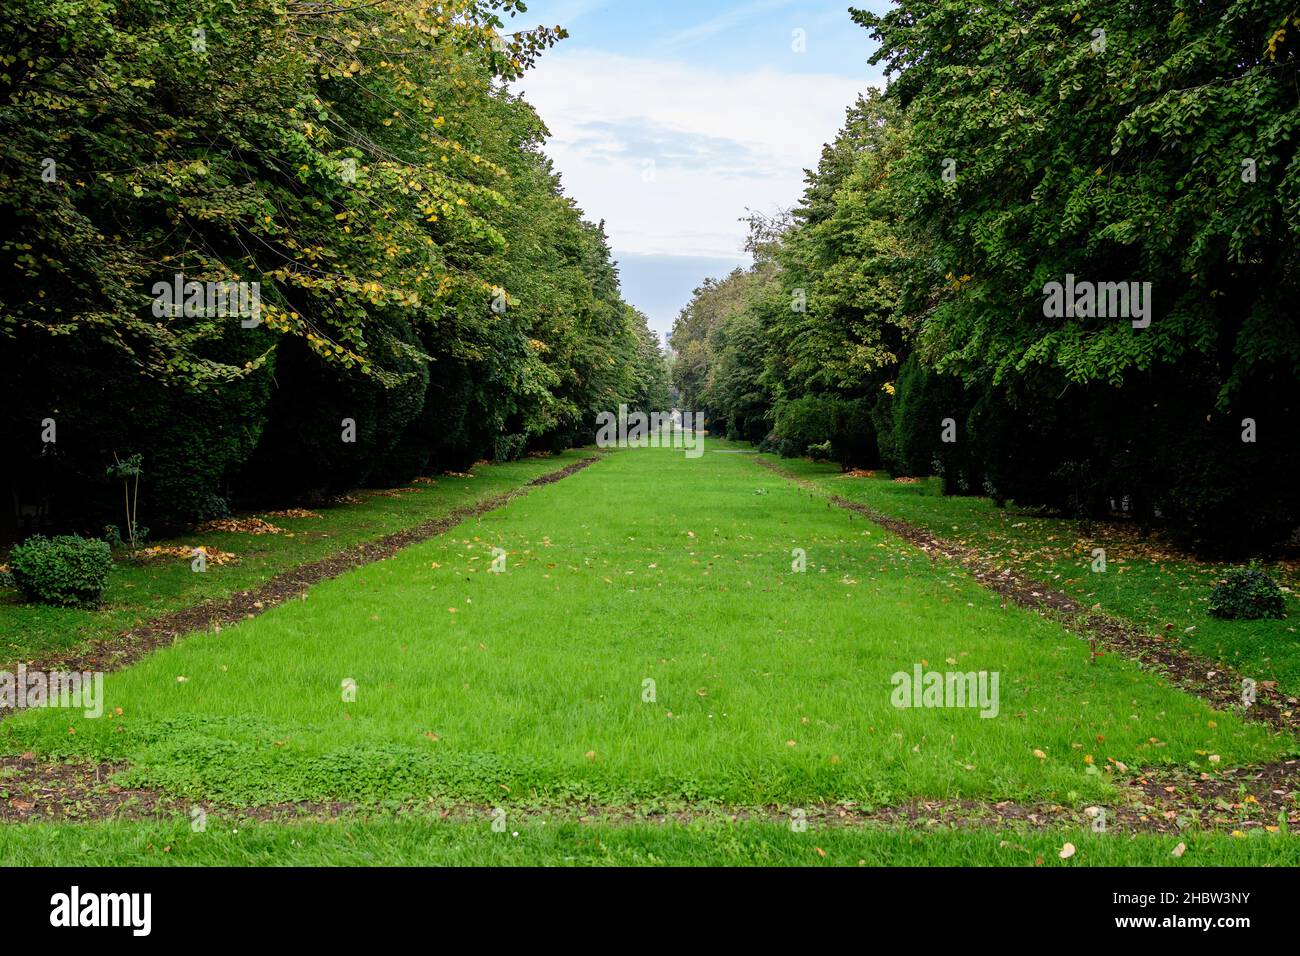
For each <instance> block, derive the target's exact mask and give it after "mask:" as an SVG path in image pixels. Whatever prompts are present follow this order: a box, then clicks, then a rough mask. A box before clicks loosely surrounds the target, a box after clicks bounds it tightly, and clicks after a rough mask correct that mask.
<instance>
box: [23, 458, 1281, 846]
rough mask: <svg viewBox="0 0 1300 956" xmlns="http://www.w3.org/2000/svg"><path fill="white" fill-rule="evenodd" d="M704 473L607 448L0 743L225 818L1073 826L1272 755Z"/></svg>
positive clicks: (776, 499) (821, 521) (732, 468)
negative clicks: (651, 816)
mask: <svg viewBox="0 0 1300 956" xmlns="http://www.w3.org/2000/svg"><path fill="white" fill-rule="evenodd" d="M716 450H717V449H716V446H715V449H714V451H715V453H712V454H706V455H704V456H703V457H702V458H700V459H697V460H688V459H685V458H684V457H683V456H682V454H681V453H680V452H671V451H668V450H632V451H625V452H619V453H617V454H614V455H612V456H610V457H608V458H606V459H605V460H604V461H602V462H601V463H599V464H597V465H595V466H594V467H592V468H589V469H587V470H585V471H583V472H580V473H578V474H576V475H574V476H573V477H571V478H569V479H567V480H565V481H564V482H561V483H559V484H555V485H551V486H548V487H545V488H540V489H538V490H536V491H535V492H534V493H533V494H531V495H529V496H528V497H526V498H523V499H519V500H516V501H515V502H513V503H512V504H510V505H509V506H507V507H505V508H503V509H501V510H498V511H495V512H492V513H490V514H488V515H485V516H483V517H482V518H481V519H478V520H475V521H472V522H468V523H466V524H463V525H461V526H460V527H458V528H456V529H453V530H452V531H451V532H449V533H448V534H447V535H445V536H443V537H441V538H438V539H434V540H431V541H429V542H426V543H424V544H420V545H417V546H414V547H411V548H408V549H406V550H404V551H403V552H401V553H400V554H398V555H396V556H395V557H393V558H392V559H390V560H387V561H383V562H380V563H377V564H374V565H371V566H368V567H365V568H361V569H357V570H355V571H352V572H349V573H348V574H345V575H343V576H341V577H339V578H336V579H334V580H331V581H327V582H323V583H322V584H320V585H318V586H316V587H315V588H313V589H312V590H311V591H310V592H309V596H308V599H307V600H304V601H294V602H290V603H289V604H286V605H283V606H281V607H279V608H276V609H273V610H271V611H269V612H268V613H266V614H264V615H261V616H259V617H257V618H255V619H253V620H249V621H245V622H243V623H242V624H240V625H239V626H237V627H234V628H230V629H227V630H225V631H223V632H221V633H220V634H200V635H195V636H192V637H190V638H189V639H186V640H183V641H182V642H180V643H179V644H177V645H175V646H173V647H170V648H168V649H166V650H163V651H160V652H158V653H156V654H154V655H153V656H151V657H150V658H148V659H147V660H145V661H143V662H141V663H140V664H137V665H136V666H134V667H132V668H130V669H128V670H126V671H123V672H120V673H116V674H111V675H109V676H108V679H107V682H106V703H107V707H108V709H109V711H110V712H111V713H112V716H111V717H109V718H107V719H101V720H88V719H84V718H83V717H82V716H81V715H80V713H79V712H71V711H60V710H43V711H28V712H25V713H23V714H21V715H17V716H15V717H13V718H11V719H8V720H6V721H4V723H3V724H0V742H2V743H3V746H4V747H5V748H6V749H8V750H27V749H31V750H35V751H36V752H38V753H41V754H47V755H61V756H83V757H91V758H97V759H106V760H120V761H125V762H127V763H129V764H130V765H131V766H130V769H129V770H128V771H127V772H126V773H125V774H123V775H122V777H121V780H122V782H124V783H129V784H133V785H141V786H152V787H158V788H162V789H164V790H166V791H168V792H170V793H173V794H177V795H181V796H184V797H187V798H193V799H205V800H215V801H218V802H222V803H226V804H231V805H238V806H254V805H263V804H270V803H279V802H290V801H301V800H325V799H332V800H343V801H350V802H356V803H359V804H365V805H376V806H378V805H385V804H403V805H410V804H417V803H421V802H424V801H427V800H428V799H429V798H430V797H433V798H435V799H438V800H456V801H466V802H470V803H475V804H482V805H485V806H495V805H497V804H501V805H505V806H511V805H541V804H553V803H565V804H571V803H582V802H590V803H594V804H600V805H609V806H613V805H626V804H636V805H637V806H639V807H643V808H644V807H653V806H674V805H682V804H690V805H718V806H758V805H764V806H770V805H786V806H798V805H801V804H805V805H807V804H811V803H824V802H831V801H856V802H859V803H862V804H866V805H868V806H877V805H886V804H892V803H897V802H901V801H904V800H907V799H909V798H920V797H925V798H972V799H987V800H992V799H1020V800H1047V801H1053V802H1056V803H1061V804H1066V805H1084V804H1086V803H1087V802H1098V801H1104V800H1105V799H1106V798H1107V796H1109V795H1113V787H1112V785H1111V783H1110V781H1109V773H1108V770H1109V768H1110V767H1111V766H1113V764H1111V763H1110V762H1111V761H1121V762H1123V763H1125V764H1127V765H1128V766H1129V767H1132V768H1137V767H1159V766H1170V765H1180V766H1189V767H1193V768H1197V767H1202V766H1205V767H1207V768H1208V764H1207V762H1206V761H1207V759H1208V756H1209V755H1212V754H1213V755H1219V756H1220V757H1221V760H1222V763H1221V764H1220V766H1224V767H1226V766H1233V765H1239V764H1242V763H1246V762H1251V761H1262V760H1268V759H1271V758H1275V757H1278V756H1280V755H1282V754H1286V753H1292V752H1294V750H1295V745H1294V742H1293V741H1291V740H1288V739H1283V738H1280V737H1273V736H1270V735H1269V733H1268V732H1267V731H1266V730H1265V729H1264V728H1262V727H1261V726H1258V725H1247V724H1245V723H1243V722H1242V721H1241V720H1239V719H1238V718H1237V717H1236V716H1234V715H1233V714H1228V713H1219V712H1215V711H1213V710H1211V709H1210V708H1209V707H1208V706H1207V705H1205V704H1204V703H1203V702H1201V701H1199V700H1197V699H1194V698H1192V697H1190V696H1188V695H1186V694H1183V693H1181V692H1179V691H1176V690H1174V689H1171V688H1170V687H1168V686H1167V685H1165V684H1163V683H1162V682H1160V681H1159V680H1158V679H1157V678H1156V677H1154V676H1152V675H1150V674H1148V673H1144V672H1142V671H1139V670H1138V669H1137V668H1136V667H1134V666H1132V665H1131V664H1129V663H1127V662H1125V661H1122V660H1119V659H1116V658H1113V657H1106V658H1103V659H1101V660H1100V661H1099V662H1097V663H1095V664H1094V663H1089V659H1088V657H1089V655H1088V649H1087V647H1086V645H1084V644H1083V643H1081V642H1080V641H1078V640H1077V639H1075V638H1074V637H1072V636H1070V635H1068V634H1067V633H1066V632H1065V631H1063V630H1062V629H1061V628H1060V627H1059V626H1058V625H1056V624H1054V623H1052V622H1050V621H1048V620H1045V619H1043V618H1042V617H1040V616H1038V615H1036V614H1033V613H1031V612H1028V611H1025V610H1021V609H1017V608H1015V607H1009V608H1004V607H1002V605H1001V603H1000V601H999V599H998V598H997V597H996V596H995V595H993V594H991V593H990V592H988V591H985V590H983V589H982V588H980V587H978V586H977V585H976V584H974V583H973V582H972V581H971V580H970V579H969V578H968V577H967V576H966V574H965V573H964V572H963V571H961V570H960V569H958V568H956V567H952V566H945V565H940V566H939V568H938V569H932V568H931V566H930V563H929V561H928V560H927V559H925V558H924V557H923V556H922V555H921V554H920V553H919V552H918V551H916V550H915V549H914V548H912V547H911V546H910V545H907V544H905V543H903V542H901V541H899V540H898V539H896V538H894V537H893V536H891V535H889V534H887V533H885V532H883V531H882V530H881V529H880V528H878V527H876V526H873V525H869V524H867V523H866V522H864V521H862V520H861V519H860V518H859V519H857V520H854V518H853V517H852V516H851V515H850V514H849V513H847V512H845V511H843V510H841V509H832V508H829V507H827V505H826V504H825V502H823V501H822V500H821V499H819V498H813V497H810V495H809V494H808V493H807V492H804V491H801V490H800V489H799V488H797V487H796V486H795V485H793V484H792V483H790V482H788V481H785V480H783V479H781V478H779V477H778V476H776V475H773V474H771V473H770V472H768V471H766V470H764V469H760V468H758V467H756V466H755V465H754V463H753V462H752V461H750V460H748V459H747V458H746V457H745V456H740V455H725V454H718V453H716ZM476 480H477V479H476ZM498 547H499V548H502V549H504V550H506V551H507V552H508V558H507V567H506V571H505V573H501V574H496V573H492V572H491V571H490V570H489V565H490V563H491V560H492V557H493V553H494V552H493V548H498ZM796 548H801V549H804V550H805V551H806V553H807V560H808V566H807V572H806V573H795V572H794V571H792V567H791V561H792V550H793V549H796ZM917 663H921V664H923V665H924V666H925V667H927V668H928V669H937V670H940V671H947V670H954V671H982V670H983V671H997V672H998V673H999V674H1000V676H1001V685H1000V689H1001V700H1000V711H999V714H998V716H997V717H995V718H992V719H983V718H981V717H980V716H979V714H978V713H977V711H975V710H972V709H955V708H954V709H942V708H938V709H935V708H918V709H897V708H895V707H894V706H892V704H891V702H890V698H891V691H892V686H891V675H892V674H894V673H895V672H898V671H910V670H911V669H912V667H913V665H914V664H917ZM346 678H350V679H352V680H355V681H356V684H357V688H358V689H357V696H356V700H355V702H345V701H344V700H343V696H344V695H343V694H341V692H340V686H341V682H342V681H343V680H344V679H346ZM647 681H653V685H651V684H648V683H647ZM651 687H653V690H654V694H653V699H649V698H650V697H651V694H650V693H649V689H650V688H651ZM119 709H120V713H119V712H118V710H119ZM845 839H849V838H848V837H845ZM863 839H866V838H865V837H863Z"/></svg>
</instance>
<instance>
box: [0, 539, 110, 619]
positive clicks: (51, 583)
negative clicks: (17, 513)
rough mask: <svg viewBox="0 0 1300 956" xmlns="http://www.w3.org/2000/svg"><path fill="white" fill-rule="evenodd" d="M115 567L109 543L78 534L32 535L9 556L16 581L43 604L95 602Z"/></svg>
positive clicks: (29, 597)
mask: <svg viewBox="0 0 1300 956" xmlns="http://www.w3.org/2000/svg"><path fill="white" fill-rule="evenodd" d="M112 566H113V556H112V551H111V550H110V549H109V546H108V542H106V541H97V540H95V539H93V538H81V537H78V536H76V535H63V536H61V537H57V538H53V539H51V538H47V537H45V536H44V535H41V534H38V535H33V536H32V537H30V538H28V539H27V540H26V541H24V542H23V543H22V544H20V545H18V546H17V547H16V548H14V550H13V553H12V554H11V555H10V556H9V568H10V571H11V572H12V574H13V577H14V583H15V584H17V585H18V589H19V590H20V591H22V592H23V595H24V596H25V597H26V598H27V600H29V601H37V602H39V603H41V604H65V605H66V604H93V603H96V602H97V601H98V600H99V596H100V595H101V594H103V593H104V587H105V586H106V585H107V584H108V572H109V569H110V568H112Z"/></svg>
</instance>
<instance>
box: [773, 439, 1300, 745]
mask: <svg viewBox="0 0 1300 956" xmlns="http://www.w3.org/2000/svg"><path fill="white" fill-rule="evenodd" d="M754 461H755V463H756V464H759V465H762V466H763V467H764V468H767V469H768V470H769V471H773V472H775V473H776V474H778V475H780V476H781V477H782V478H785V479H786V480H788V481H792V482H794V483H795V484H797V485H799V486H800V487H801V488H806V489H808V490H809V491H813V492H816V493H817V494H819V495H822V496H824V497H825V498H827V500H828V501H829V502H830V503H831V504H833V505H835V506H836V507H839V508H845V509H847V510H849V511H853V512H856V513H857V514H860V515H862V516H864V517H866V518H868V519H870V520H871V521H873V522H874V523H876V524H878V525H880V526H881V527H883V528H885V529H887V530H888V531H891V532H893V533H894V534H896V535H898V536H899V537H900V538H903V539H904V540H906V541H909V542H911V543H912V544H914V545H916V546H917V547H918V548H920V549H921V550H922V551H924V552H925V553H926V554H928V555H929V556H930V561H931V563H932V564H934V563H936V562H937V559H938V558H940V557H943V558H947V559H948V560H951V561H956V562H957V563H959V564H961V565H962V567H964V568H965V569H966V570H967V571H968V572H970V574H971V575H972V576H973V577H974V578H975V580H977V581H978V582H979V583H980V584H981V585H983V586H984V587H986V588H988V589H989V590H991V591H993V592H995V593H997V594H1000V595H1001V596H1002V597H1004V598H1006V599H1007V600H1008V601H1009V602H1011V603H1013V604H1016V605H1019V606H1021V607H1025V608H1029V609H1030V610H1032V611H1036V612H1037V613H1039V614H1046V615H1050V616H1051V617H1052V618H1053V619H1055V620H1057V621H1058V622H1059V623H1060V624H1061V625H1062V626H1063V627H1065V629H1066V630H1068V631H1070V632H1071V633H1072V634H1074V635H1076V636H1078V637H1081V638H1083V639H1084V640H1086V641H1089V642H1095V644H1094V646H1095V649H1096V650H1098V651H1103V652H1105V653H1110V654H1115V655H1117V656H1120V657H1125V658H1128V659H1129V660H1133V661H1137V662H1138V663H1139V664H1140V665H1141V666H1142V667H1144V668H1146V669H1147V670H1151V671H1154V672H1156V673H1158V674H1159V675H1160V676H1161V677H1163V678H1164V679H1165V680H1166V681H1168V682H1169V683H1170V684H1172V685H1174V686H1175V687H1178V688H1179V689H1180V690H1183V691H1186V692H1187V693H1189V694H1192V695H1193V696H1195V697H1199V698H1201V699H1202V700H1204V701H1206V702H1207V703H1209V704H1211V705H1212V706H1214V707H1215V708H1217V709H1219V710H1224V711H1233V712H1234V713H1237V714H1239V715H1241V716H1242V717H1243V718H1244V719H1246V720H1253V721H1257V722H1259V723H1264V724H1268V725H1269V726H1271V727H1273V728H1275V729H1276V730H1279V731H1283V732H1286V733H1290V734H1294V733H1296V731H1297V730H1300V700H1297V698H1295V697H1290V696H1288V695H1286V694H1284V693H1282V692H1281V691H1279V690H1278V689H1277V687H1276V686H1275V685H1274V683H1273V682H1272V681H1259V682H1258V684H1257V687H1256V694H1257V697H1256V700H1255V702H1254V704H1252V705H1251V706H1250V707H1243V706H1242V702H1241V696H1242V678H1243V677H1249V676H1250V675H1249V674H1241V673H1239V672H1238V671H1236V670H1234V669H1233V668H1231V667H1227V666H1225V665H1223V664H1216V663H1214V662H1212V661H1209V660H1207V659H1205V658H1202V657H1199V656H1197V655H1195V654H1193V653H1191V652H1190V651H1188V650H1187V649H1186V648H1184V647H1182V646H1181V645H1180V644H1179V643H1178V642H1177V640H1175V639H1174V638H1172V637H1165V636H1163V635H1160V634H1149V633H1147V632H1146V631H1143V630H1142V629H1141V628H1139V627H1136V626H1135V625H1133V624H1129V623H1127V622H1125V621H1120V620H1117V619H1116V618H1113V617H1110V616H1108V615H1106V614H1103V613H1102V612H1101V611H1100V610H1099V609H1098V608H1096V607H1093V608H1087V607H1084V606H1083V605H1082V604H1080V603H1079V602H1078V601H1076V600H1075V599H1074V598H1072V597H1070V596H1069V595H1068V594H1065V593H1064V592H1062V591H1058V590H1055V589H1053V588H1051V587H1048V586H1047V585H1045V584H1042V583H1041V582H1038V581H1034V580H1032V579H1029V578H1024V577H1021V576H1020V575H1018V574H1017V573H1016V572H1015V571H1014V570H1013V569H1012V568H1010V567H1003V566H1002V565H1001V562H1000V561H999V560H998V558H997V556H996V555H993V554H987V553H984V552H981V551H977V550H976V549H974V548H970V547H967V546H965V545H958V544H954V543H953V542H951V541H947V540H945V539H943V538H940V537H938V536H937V535H935V534H933V533H932V532H930V531H928V530H926V529H925V528H919V527H917V526H916V525H912V524H908V523H907V522H906V521H900V520H899V519H897V518H891V517H889V516H888V515H883V514H881V513H880V512H878V511H876V510H875V509H873V508H869V507H868V506H866V505H864V504H861V503H859V502H856V501H849V500H848V499H846V498H841V497H839V496H838V495H833V494H831V493H829V492H827V491H826V489H824V488H822V487H821V486H820V485H818V484H817V483H816V482H813V481H809V480H807V479H805V478H800V477H798V476H797V475H793V474H791V473H790V472H788V471H786V470H785V469H783V468H781V467H780V466H779V465H776V464H774V463H773V462H770V461H767V460H765V459H762V458H755V459H754Z"/></svg>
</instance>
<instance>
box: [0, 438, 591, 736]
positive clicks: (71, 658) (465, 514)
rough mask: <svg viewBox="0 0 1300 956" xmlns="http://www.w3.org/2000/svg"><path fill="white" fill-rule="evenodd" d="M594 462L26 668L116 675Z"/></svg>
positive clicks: (576, 464)
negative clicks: (152, 655)
mask: <svg viewBox="0 0 1300 956" xmlns="http://www.w3.org/2000/svg"><path fill="white" fill-rule="evenodd" d="M597 461H600V456H599V455H594V456H592V457H589V458H583V459H582V460H580V461H576V462H574V463H573V464H571V465H568V466H566V467H564V468H561V469H559V470H557V471H553V472H549V473H548V474H545V475H539V476H538V477H536V478H533V479H531V480H530V481H528V482H526V483H524V485H522V486H521V487H519V488H516V489H515V490H513V491H508V492H505V493H504V494H500V495H494V496H493V497H491V498H487V499H485V500H483V501H480V502H478V503H477V504H473V505H465V506H462V507H460V508H456V509H455V510H453V511H451V512H449V513H448V514H446V515H444V516H443V517H441V518H434V519H433V520H431V521H426V522H424V523H423V524H418V525H416V526H414V527H411V528H406V529H404V530H402V531H396V532H394V533H393V534H390V535H387V536H386V537H383V538H378V539H376V540H374V541H367V542H363V543H362V544H358V545H355V546H353V547H351V548H348V549H346V550H344V551H340V552H339V553H337V554H332V555H330V556H329V557H327V558H323V559H321V560H320V561H314V562H312V563H310V564H303V565H299V566H298V567H296V568H291V569H289V570H288V571H284V572H282V573H280V574H278V575H276V576H275V577H273V578H271V579H270V580H269V581H267V582H266V583H265V584H263V585H261V586H260V587H256V588H253V589H251V590H248V591H239V592H237V593H235V594H232V595H231V596H230V597H228V598H225V599H224V600H221V601H209V602H206V603H204V604H198V605H195V606H193V607H187V608H182V609H181V610H179V611H172V612H171V613H168V614H163V615H161V616H160V617H156V618H154V619H153V620H151V621H148V622H147V623H145V624H142V625H141V626H139V627H136V628H132V629H131V630H127V631H123V632H121V633H119V634H116V635H113V636H112V637H106V638H101V639H99V640H97V641H95V642H93V643H92V644H91V645H90V646H89V647H86V648H83V649H81V650H78V651H77V652H75V653H73V654H70V655H67V656H61V657H54V658H50V659H47V660H42V661H27V662H26V663H27V666H28V668H29V669H34V670H44V671H56V670H63V671H104V672H107V671H114V670H120V669H121V668H123V667H127V666H129V665H131V664H134V663H135V662H136V661H138V660H140V659H141V658H143V657H145V656H147V655H148V654H150V653H151V652H153V651H154V650H156V649H157V648H159V647H165V646H166V645H169V644H172V643H174V642H175V641H176V640H177V639H178V638H180V637H183V636H184V635H186V634H192V633H194V632H195V631H205V630H212V629H214V628H217V627H228V626H230V625H233V624H237V623H239V622H240V621H243V620H246V619H248V618H252V617H256V616H257V615H259V614H263V613H265V612H267V611H269V610H271V608H273V607H276V606H277V605H279V604H283V603H284V602H285V601H289V600H293V599H296V598H300V597H302V596H303V594H304V593H305V592H306V591H307V589H308V588H309V587H311V586H312V585H313V584H318V583H319V582H321V581H325V580H327V579H329V578H335V577H338V576H339V575H340V574H343V573H345V572H347V571H351V570H352V569H353V568H359V567H361V566H362V565H366V564H373V563H374V562H376V561H382V560H384V559H385V558H391V557H392V556H393V555H395V554H396V553H397V552H398V551H401V550H402V549H403V548H407V547H410V546H411V545H413V544H419V543H420V542H421V541H427V540H429V539H430V538H435V537H437V536H438V535H440V534H444V533H445V532H447V531H449V530H451V529H452V528H454V527H455V526H456V525H458V524H460V523H461V522H463V521H467V520H469V519H470V518H476V517H478V516H480V515H483V514H486V513H487V512H489V511H495V510H496V509H497V508H500V507H503V506H504V505H506V504H508V503H510V502H511V501H513V500H515V499H516V498H520V497H522V496H524V495H527V494H528V493H529V492H531V491H532V489H534V488H537V487H540V486H542V485H550V484H554V483H555V482H557V481H561V480H563V479H565V478H567V477H569V476H570V475H572V474H574V473H575V472H578V471H581V470H582V469H584V468H586V467H588V466H589V465H591V464H593V463H595V462H597ZM9 713H10V711H8V710H0V719H3V718H4V717H5V716H7V715H8V714H9Z"/></svg>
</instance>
